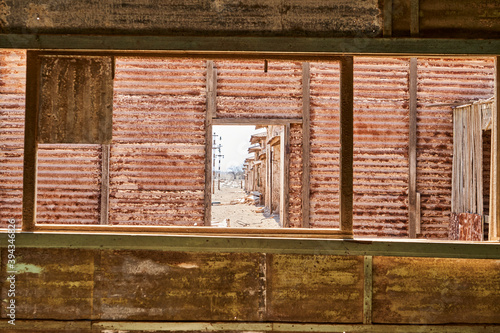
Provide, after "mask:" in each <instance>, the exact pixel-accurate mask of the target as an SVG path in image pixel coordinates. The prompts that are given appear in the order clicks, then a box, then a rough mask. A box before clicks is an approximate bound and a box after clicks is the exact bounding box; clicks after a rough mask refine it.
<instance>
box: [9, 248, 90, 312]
mask: <svg viewBox="0 0 500 333" xmlns="http://www.w3.org/2000/svg"><path fill="white" fill-rule="evenodd" d="M7 254H8V253H7V251H2V262H3V263H6V262H7ZM95 254H96V251H89V250H80V249H72V250H71V251H68V250H66V249H43V248H38V249H33V248H30V249H25V248H16V264H15V271H16V272H17V273H16V275H15V285H16V288H15V289H16V292H15V294H16V295H15V300H16V319H21V320H22V319H52V320H83V319H86V320H88V319H90V317H91V311H92V297H93V295H92V289H93V287H94V256H95ZM6 279H7V273H6V270H5V269H2V281H6ZM7 286H8V285H7V283H5V284H3V288H2V299H8V298H9V297H7V296H8V295H7V292H8V288H7ZM0 311H1V317H2V318H6V316H5V315H6V313H5V307H2V309H1V310H0Z"/></svg>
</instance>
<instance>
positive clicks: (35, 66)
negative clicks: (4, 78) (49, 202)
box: [22, 51, 40, 231]
mask: <svg viewBox="0 0 500 333" xmlns="http://www.w3.org/2000/svg"><path fill="white" fill-rule="evenodd" d="M39 73H40V58H39V57H38V53H37V52H30V51H28V54H27V60H26V116H25V125H24V163H23V225H22V230H23V231H32V230H34V228H35V224H36V192H37V191H36V187H37V180H36V177H37V159H38V156H37V153H38V142H37V137H38V133H37V130H38V103H39V91H40V75H39Z"/></svg>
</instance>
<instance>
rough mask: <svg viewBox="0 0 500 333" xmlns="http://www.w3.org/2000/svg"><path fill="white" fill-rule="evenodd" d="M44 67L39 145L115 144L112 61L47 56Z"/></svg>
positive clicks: (104, 58) (39, 118)
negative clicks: (113, 137)
mask: <svg viewBox="0 0 500 333" xmlns="http://www.w3.org/2000/svg"><path fill="white" fill-rule="evenodd" d="M40 66H41V68H40V102H39V103H40V105H39V109H38V112H39V114H38V132H37V135H38V142H39V143H88V144H106V143H109V142H111V128H112V127H111V126H112V121H111V119H112V110H113V109H112V107H113V104H112V99H113V77H112V75H113V73H112V72H113V68H112V67H113V63H112V58H111V57H103V56H60V55H57V56H49V55H47V56H40Z"/></svg>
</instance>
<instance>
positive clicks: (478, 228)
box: [448, 213, 483, 242]
mask: <svg viewBox="0 0 500 333" xmlns="http://www.w3.org/2000/svg"><path fill="white" fill-rule="evenodd" d="M482 226H483V224H482V219H481V215H478V214H469V213H460V214H456V213H451V216H450V232H449V236H448V238H449V239H451V240H461V241H476V242H479V241H482V240H483V232H482Z"/></svg>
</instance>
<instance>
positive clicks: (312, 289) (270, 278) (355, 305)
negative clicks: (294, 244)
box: [267, 255, 363, 323]
mask: <svg viewBox="0 0 500 333" xmlns="http://www.w3.org/2000/svg"><path fill="white" fill-rule="evenodd" d="M267 311H268V320H270V321H294V322H329V323H345V322H351V323H360V322H362V321H363V318H362V316H363V257H361V256H360V257H355V256H316V255H268V271H267Z"/></svg>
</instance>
